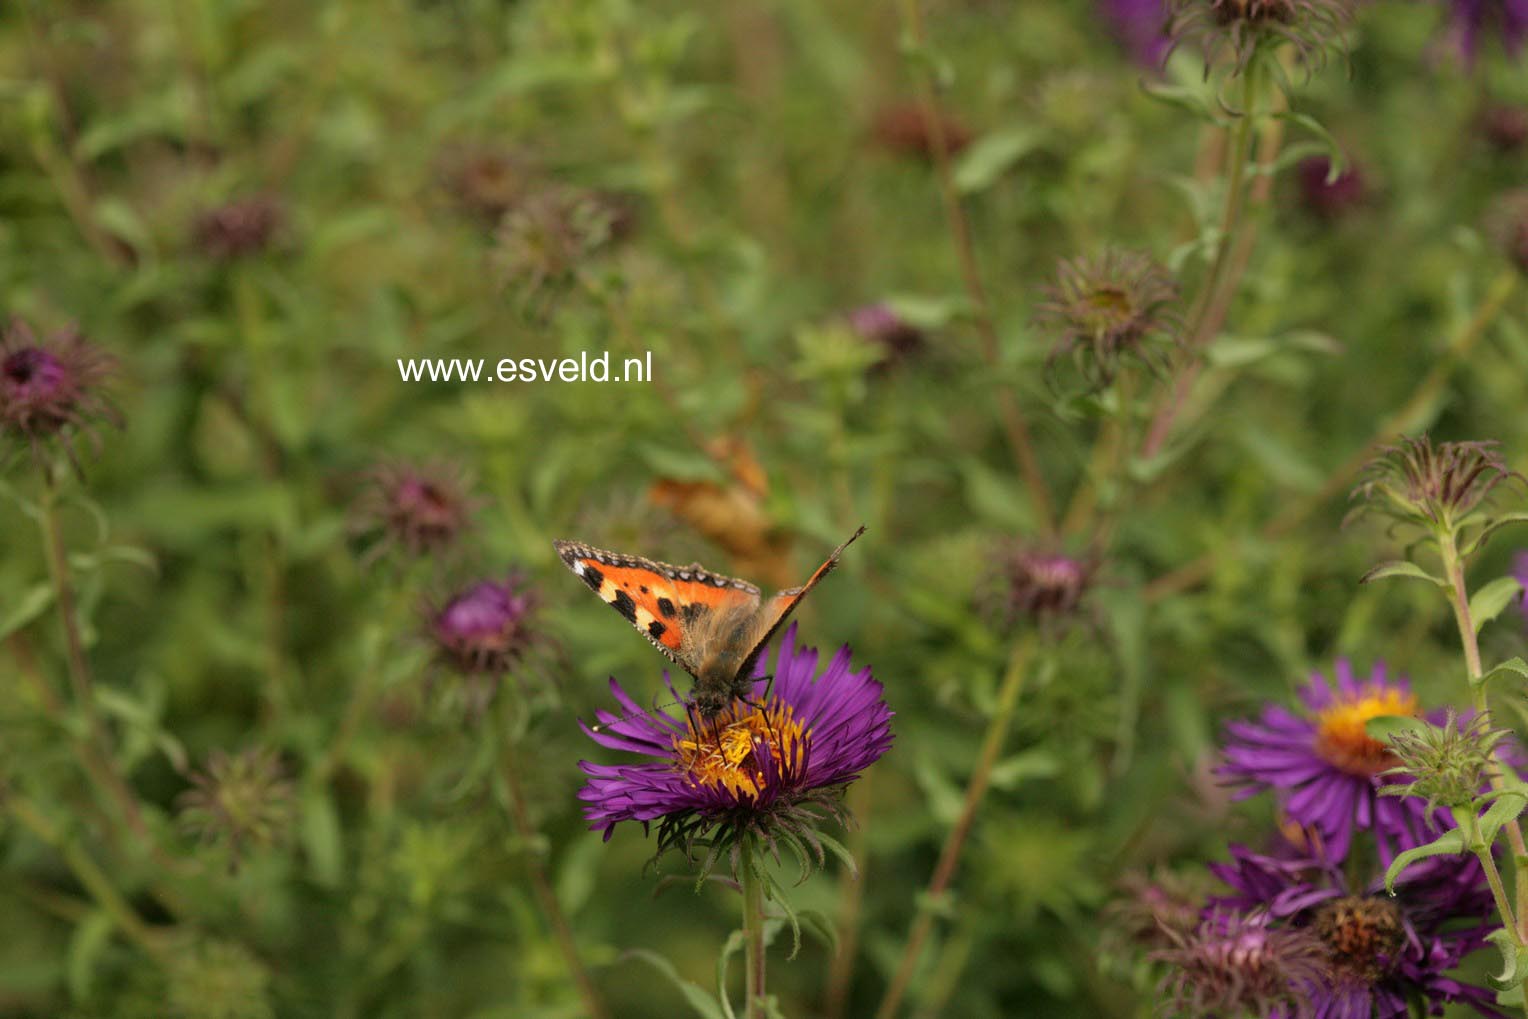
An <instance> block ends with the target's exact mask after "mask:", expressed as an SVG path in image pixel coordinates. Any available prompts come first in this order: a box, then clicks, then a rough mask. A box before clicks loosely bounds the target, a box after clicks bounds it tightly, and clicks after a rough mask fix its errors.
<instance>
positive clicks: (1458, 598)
mask: <svg viewBox="0 0 1528 1019" xmlns="http://www.w3.org/2000/svg"><path fill="white" fill-rule="evenodd" d="M1438 552H1439V555H1440V556H1441V557H1442V560H1443V575H1444V578H1445V579H1446V580H1447V581H1448V585H1449V605H1450V607H1451V608H1452V609H1453V610H1454V622H1455V623H1456V624H1457V625H1458V627H1459V640H1460V642H1461V643H1462V644H1463V645H1464V664H1465V668H1466V669H1467V670H1468V672H1469V678H1470V692H1471V695H1472V697H1473V698H1474V704H1475V713H1476V714H1477V715H1485V714H1486V713H1487V712H1489V710H1490V702H1489V700H1488V698H1487V695H1486V686H1485V684H1484V683H1481V682H1479V679H1480V677H1481V675H1482V674H1483V671H1484V670H1483V669H1482V667H1481V660H1480V640H1479V638H1478V637H1477V635H1476V633H1475V622H1474V620H1473V619H1471V618H1470V592H1469V588H1468V586H1467V585H1466V583H1465V578H1464V561H1463V560H1462V559H1461V558H1460V556H1459V549H1458V547H1457V545H1456V544H1455V541H1454V537H1453V535H1452V534H1449V535H1446V536H1444V537H1443V538H1441V539H1440V540H1439V542H1438ZM1502 753H1503V751H1502V750H1501V748H1498V749H1497V765H1496V767H1495V768H1494V769H1492V772H1491V788H1493V789H1497V790H1500V789H1503V788H1505V787H1506V784H1507V783H1506V778H1505V776H1504V775H1503V771H1504V770H1505V769H1506V768H1509V767H1511V765H1510V764H1508V763H1507V762H1506V760H1505V759H1503V758H1502V756H1501V754H1502ZM1503 827H1504V828H1505V830H1506V832H1507V842H1508V843H1509V844H1510V845H1511V847H1512V884H1513V887H1514V888H1515V889H1516V892H1517V916H1518V917H1519V920H1517V921H1513V920H1512V919H1511V917H1512V912H1511V911H1510V910H1508V911H1506V912H1503V913H1502V921H1503V922H1504V923H1506V924H1507V925H1508V927H1507V929H1508V930H1510V931H1511V932H1512V934H1513V937H1514V938H1515V939H1516V941H1517V942H1518V944H1520V945H1521V944H1528V929H1525V928H1524V927H1523V926H1522V924H1524V923H1528V881H1525V880H1524V875H1523V873H1522V871H1521V870H1520V869H1519V864H1518V861H1519V860H1521V859H1523V858H1524V856H1525V855H1528V847H1525V846H1524V843H1523V829H1522V825H1521V824H1520V823H1519V822H1518V821H1517V819H1516V818H1514V819H1513V820H1512V821H1510V822H1508V823H1507V824H1506V825H1503ZM1524 1008H1525V1009H1528V1001H1525V1002H1524Z"/></svg>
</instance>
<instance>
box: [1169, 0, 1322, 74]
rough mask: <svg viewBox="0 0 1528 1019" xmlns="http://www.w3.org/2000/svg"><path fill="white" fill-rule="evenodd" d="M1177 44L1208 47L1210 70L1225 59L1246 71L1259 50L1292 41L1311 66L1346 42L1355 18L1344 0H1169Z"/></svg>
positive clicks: (1233, 70) (1237, 70) (1236, 71)
mask: <svg viewBox="0 0 1528 1019" xmlns="http://www.w3.org/2000/svg"><path fill="white" fill-rule="evenodd" d="M1168 10H1169V11H1170V17H1169V19H1168V27H1167V33H1168V35H1169V36H1171V38H1172V40H1173V45H1174V46H1175V47H1176V46H1179V45H1182V44H1183V43H1185V42H1190V43H1193V44H1195V45H1197V46H1199V47H1201V48H1202V49H1203V50H1204V54H1205V73H1206V74H1208V73H1209V70H1210V67H1211V65H1213V64H1214V63H1215V62H1216V61H1218V60H1220V59H1221V58H1224V59H1226V60H1228V61H1229V62H1230V65H1231V73H1232V74H1241V73H1242V72H1244V71H1245V70H1246V69H1247V66H1248V65H1249V64H1250V63H1251V61H1252V58H1253V56H1254V55H1256V54H1257V53H1258V52H1260V51H1262V50H1264V49H1266V48H1269V47H1272V46H1277V45H1279V44H1281V43H1289V44H1290V45H1292V46H1294V48H1295V50H1296V52H1298V54H1299V56H1300V59H1301V61H1302V62H1303V63H1304V64H1305V65H1306V66H1307V67H1319V66H1320V65H1321V64H1322V63H1324V62H1325V60H1326V58H1327V56H1328V54H1329V53H1330V52H1331V51H1332V50H1333V49H1334V48H1337V47H1340V46H1341V45H1342V42H1341V34H1342V31H1343V29H1345V28H1346V27H1347V23H1348V21H1349V19H1350V17H1351V15H1350V13H1349V11H1348V8H1347V4H1346V3H1344V0H1168Z"/></svg>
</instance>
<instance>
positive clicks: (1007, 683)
mask: <svg viewBox="0 0 1528 1019" xmlns="http://www.w3.org/2000/svg"><path fill="white" fill-rule="evenodd" d="M1032 647H1033V645H1032V638H1024V639H1021V640H1020V641H1019V642H1018V643H1017V644H1015V645H1014V648H1013V653H1012V655H1010V657H1009V659H1008V671H1007V673H1006V674H1005V675H1004V676H1003V685H1002V688H1001V689H1000V690H999V691H998V698H997V710H996V711H995V712H994V714H993V716H992V720H991V721H990V722H988V723H987V734H986V736H985V738H984V739H983V741H982V750H981V756H980V757H979V758H977V762H976V770H974V771H973V772H972V773H971V779H970V781H969V782H967V784H966V797H965V804H964V806H963V807H962V808H961V811H960V817H959V818H958V819H957V820H956V821H955V827H953V828H951V829H950V834H949V835H948V836H947V837H946V838H945V841H944V848H943V849H942V850H941V851H940V853H939V862H938V863H937V864H936V865H935V867H934V874H933V877H932V878H930V879H929V883H928V889H927V891H926V892H925V893H924V899H925V903H924V905H925V908H923V909H920V910H919V911H918V917H917V919H916V920H914V921H913V926H912V929H911V930H910V931H909V932H908V935H907V945H906V947H904V948H903V950H902V958H901V960H900V961H899V962H898V963H897V969H896V973H895V974H894V975H893V976H892V979H891V984H890V986H889V987H888V988H887V991H886V997H885V998H883V999H882V1000H881V1007H880V1008H878V1009H877V1010H876V1013H875V1015H876V1019H892V1017H893V1016H895V1015H896V1014H897V1009H899V1008H900V1007H901V1005H902V998H903V997H904V996H905V995H906V994H907V987H908V984H909V983H911V981H912V977H913V969H914V968H915V967H916V966H917V964H918V959H919V957H920V956H921V955H922V952H923V943H924V942H925V941H927V940H928V936H929V934H930V933H932V932H933V928H934V913H933V910H932V907H933V905H934V904H935V903H937V902H938V901H939V900H940V899H941V898H942V897H943V896H944V893H945V891H946V890H947V889H948V888H949V886H950V879H951V878H953V877H954V876H955V868H956V866H957V864H959V863H960V853H961V850H963V849H964V848H965V844H966V839H967V837H968V836H969V835H970V834H971V826H972V824H973V822H975V820H976V812H977V810H978V809H979V808H980V807H981V804H982V799H983V798H984V797H985V796H986V795H987V786H988V784H989V783H990V782H991V781H992V769H993V767H994V766H995V765H996V764H997V760H998V756H999V755H1000V754H1001V753H1002V752H1003V744H1004V742H1006V740H1007V738H1008V729H1009V727H1010V726H1011V725H1012V724H1013V714H1014V708H1015V707H1016V706H1017V705H1018V702H1019V691H1020V690H1021V689H1022V688H1023V685H1024V675H1025V671H1026V666H1027V665H1028V664H1029V657H1030V652H1031V650H1032Z"/></svg>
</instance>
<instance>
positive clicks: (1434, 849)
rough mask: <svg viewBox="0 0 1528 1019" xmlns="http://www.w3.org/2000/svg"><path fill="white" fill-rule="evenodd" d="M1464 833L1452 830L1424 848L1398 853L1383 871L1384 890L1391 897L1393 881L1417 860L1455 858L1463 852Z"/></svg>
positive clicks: (1393, 889)
mask: <svg viewBox="0 0 1528 1019" xmlns="http://www.w3.org/2000/svg"><path fill="white" fill-rule="evenodd" d="M1465 848H1466V847H1465V844H1464V832H1462V831H1460V830H1459V829H1458V828H1453V829H1451V830H1449V831H1446V832H1444V833H1443V834H1442V835H1440V836H1438V837H1437V838H1435V839H1433V840H1432V841H1431V842H1429V843H1427V845H1425V846H1417V847H1416V848H1415V849H1408V850H1406V851H1405V852H1404V853H1400V854H1398V855H1397V856H1396V858H1395V859H1394V860H1392V861H1391V862H1390V866H1389V867H1387V868H1386V869H1385V890H1386V891H1387V892H1389V893H1390V894H1391V895H1394V894H1395V880H1396V878H1398V877H1400V876H1401V872H1402V871H1404V870H1405V869H1406V868H1407V867H1409V866H1411V865H1412V864H1413V863H1416V862H1417V861H1419V860H1426V859H1428V858H1429V857H1433V856H1457V855H1458V854H1460V853H1462V852H1464V851H1465Z"/></svg>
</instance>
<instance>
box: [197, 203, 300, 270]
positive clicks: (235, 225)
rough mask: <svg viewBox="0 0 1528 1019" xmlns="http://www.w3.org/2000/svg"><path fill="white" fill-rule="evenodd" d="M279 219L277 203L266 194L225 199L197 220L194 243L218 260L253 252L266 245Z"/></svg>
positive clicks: (232, 258) (272, 235)
mask: <svg viewBox="0 0 1528 1019" xmlns="http://www.w3.org/2000/svg"><path fill="white" fill-rule="evenodd" d="M283 218H284V217H283V214H282V211H281V206H280V205H279V204H278V203H277V202H276V200H275V199H274V198H271V197H270V196H269V195H256V196H254V197H251V198H241V199H238V200H236V201H232V202H227V203H225V204H223V205H220V206H218V207H216V208H214V209H208V210H207V211H206V212H204V213H202V214H201V216H200V217H199V218H198V219H197V221H196V230H195V240H196V245H197V247H199V248H200V249H201V250H202V253H203V254H205V255H207V256H208V257H209V258H214V259H217V260H218V261H221V262H230V261H233V260H234V259H237V258H243V257H244V256H246V255H257V254H259V253H260V252H262V251H264V250H265V249H266V248H267V247H269V246H270V243H271V240H272V238H274V236H275V234H276V231H277V230H278V229H280V227H281V224H282V221H283Z"/></svg>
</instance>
